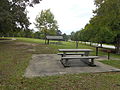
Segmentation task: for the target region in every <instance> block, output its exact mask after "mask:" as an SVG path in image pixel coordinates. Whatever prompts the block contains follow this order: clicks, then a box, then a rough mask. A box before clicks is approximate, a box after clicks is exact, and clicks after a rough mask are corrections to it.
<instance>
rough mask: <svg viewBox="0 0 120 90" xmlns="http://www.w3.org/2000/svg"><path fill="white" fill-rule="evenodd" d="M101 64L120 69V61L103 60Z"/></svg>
mask: <svg viewBox="0 0 120 90" xmlns="http://www.w3.org/2000/svg"><path fill="white" fill-rule="evenodd" d="M100 62H102V63H104V64H108V65H111V66H113V67H116V68H120V60H103V61H100Z"/></svg>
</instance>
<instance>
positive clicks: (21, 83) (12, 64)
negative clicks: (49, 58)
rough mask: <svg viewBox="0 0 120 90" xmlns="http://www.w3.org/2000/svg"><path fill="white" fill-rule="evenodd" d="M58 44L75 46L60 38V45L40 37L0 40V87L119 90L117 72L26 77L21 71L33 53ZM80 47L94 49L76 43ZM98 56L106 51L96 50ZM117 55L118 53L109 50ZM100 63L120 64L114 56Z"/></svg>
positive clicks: (14, 89)
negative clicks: (45, 42) (49, 43)
mask: <svg viewBox="0 0 120 90" xmlns="http://www.w3.org/2000/svg"><path fill="white" fill-rule="evenodd" d="M58 48H75V43H74V42H62V44H60V45H55V44H51V45H44V41H43V40H39V39H30V38H17V40H16V41H7V42H0V89H1V90H24V89H25V90H56V89H59V90H113V88H114V90H120V72H109V73H83V74H66V75H60V76H46V77H37V78H25V77H23V74H24V72H25V69H26V67H27V66H28V64H29V61H30V59H31V56H32V54H55V53H57V52H58ZM79 48H89V49H93V50H94V52H92V53H91V54H92V55H95V48H94V47H90V46H89V45H84V44H79ZM99 55H100V56H105V55H107V53H105V52H99ZM111 57H114V58H120V55H115V54H111ZM102 62H103V63H106V64H110V65H113V66H115V67H118V68H120V66H119V65H120V63H119V60H118V61H114V60H109V61H108V60H106V61H102Z"/></svg>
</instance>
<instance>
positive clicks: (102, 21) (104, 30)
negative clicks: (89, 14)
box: [76, 0, 120, 53]
mask: <svg viewBox="0 0 120 90" xmlns="http://www.w3.org/2000/svg"><path fill="white" fill-rule="evenodd" d="M95 4H96V6H97V8H96V10H94V11H93V13H94V16H93V18H91V20H90V21H89V23H88V24H87V25H86V26H85V28H84V29H83V30H81V31H80V32H79V33H80V34H79V35H80V36H79V38H81V39H82V40H83V41H92V42H98V43H111V44H114V45H115V46H116V51H117V53H120V0H95ZM76 33H78V32H76Z"/></svg>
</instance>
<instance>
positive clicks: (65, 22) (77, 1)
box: [27, 0, 95, 34]
mask: <svg viewBox="0 0 120 90" xmlns="http://www.w3.org/2000/svg"><path fill="white" fill-rule="evenodd" d="M49 8H50V10H51V12H52V13H53V14H54V16H55V20H57V22H58V25H59V30H61V31H62V32H63V33H66V34H70V33H71V32H72V31H78V30H80V29H81V28H84V26H85V25H86V24H87V23H88V22H89V20H90V18H91V17H92V16H93V13H92V10H94V9H95V5H94V0H42V1H41V3H40V4H38V5H35V6H34V7H28V8H27V10H28V11H29V13H28V17H30V22H31V23H32V24H31V25H30V28H31V29H34V30H37V29H36V28H35V26H34V24H33V22H35V18H36V16H37V15H38V14H39V13H40V12H41V10H45V9H49Z"/></svg>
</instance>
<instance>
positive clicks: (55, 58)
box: [24, 54, 120, 77]
mask: <svg viewBox="0 0 120 90" xmlns="http://www.w3.org/2000/svg"><path fill="white" fill-rule="evenodd" d="M60 59H61V57H60V56H59V55H56V54H34V55H33V56H32V60H31V61H30V64H29V66H28V67H27V69H26V72H25V74H24V76H25V77H35V76H51V75H59V74H72V73H90V72H92V73H94V72H110V71H120V69H117V68H114V67H112V66H109V65H105V64H102V63H100V62H98V61H97V60H96V61H95V64H96V65H97V66H96V67H90V66H88V65H87V64H85V63H84V62H82V61H80V60H71V61H69V63H70V66H71V67H68V68H64V67H63V65H62V64H61V62H60Z"/></svg>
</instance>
